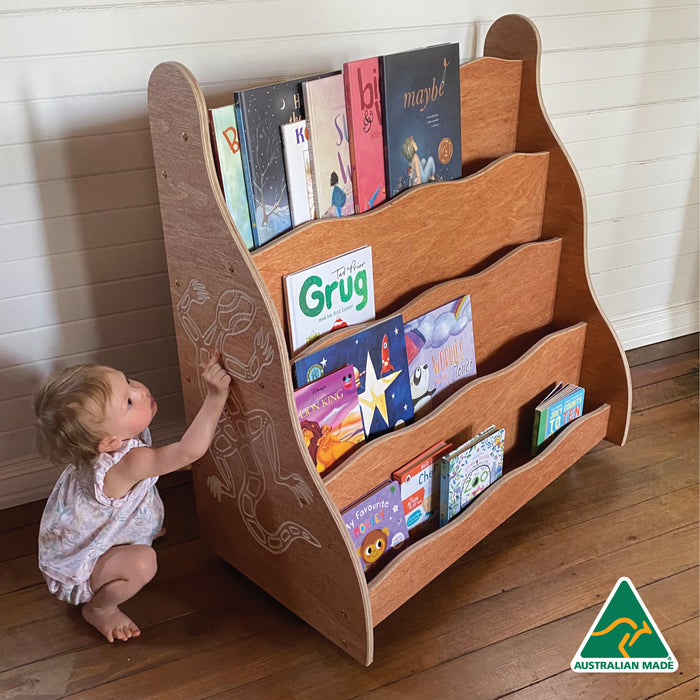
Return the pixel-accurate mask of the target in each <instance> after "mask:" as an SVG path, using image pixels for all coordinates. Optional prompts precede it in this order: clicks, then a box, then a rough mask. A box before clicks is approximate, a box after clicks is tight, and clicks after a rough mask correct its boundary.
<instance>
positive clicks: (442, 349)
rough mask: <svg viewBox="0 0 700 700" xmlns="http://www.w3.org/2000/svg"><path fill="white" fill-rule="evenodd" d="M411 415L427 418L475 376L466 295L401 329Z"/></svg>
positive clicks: (469, 300) (470, 317) (469, 310)
mask: <svg viewBox="0 0 700 700" xmlns="http://www.w3.org/2000/svg"><path fill="white" fill-rule="evenodd" d="M404 332H405V334H406V355H407V357H408V371H409V373H410V375H411V398H412V399H413V413H414V415H415V416H416V417H417V418H418V417H421V416H424V415H426V414H427V413H428V412H429V411H430V410H432V409H433V408H434V407H435V406H437V405H439V404H440V403H441V402H442V401H444V400H445V399H446V398H447V397H448V396H450V395H451V394H453V393H454V392H455V391H456V390H457V389H458V388H459V386H460V380H463V379H466V378H467V377H472V376H474V375H475V374H476V360H475V351H474V330H473V326H472V307H471V299H470V297H469V295H468V294H465V295H464V296H461V297H459V298H457V299H453V300H452V301H450V302H448V303H447V304H443V305H442V306H440V307H438V308H437V309H433V310H432V311H429V312H428V313H426V314H423V316H419V317H418V318H416V319H414V320H413V321H409V322H408V323H407V324H406V325H405V326H404Z"/></svg>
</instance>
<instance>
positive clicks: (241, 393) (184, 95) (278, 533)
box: [149, 62, 373, 665]
mask: <svg viewBox="0 0 700 700" xmlns="http://www.w3.org/2000/svg"><path fill="white" fill-rule="evenodd" d="M149 118H150V122H151V135H152V140H153V150H154V157H155V164H156V172H157V173H158V174H159V175H158V190H159V197H160V205H161V214H162V220H163V229H164V235H165V246H166V255H167V260H168V272H169V276H170V283H171V285H170V290H171V296H172V303H173V311H174V316H175V328H176V337H177V345H178V355H179V358H180V371H181V377H182V387H183V397H184V402H185V411H186V415H187V418H188V421H191V420H192V418H193V416H194V415H195V413H196V411H197V410H198V409H199V407H200V405H201V402H202V396H203V388H202V387H200V382H201V377H200V375H199V369H198V365H199V361H200V360H202V359H206V357H208V356H209V353H210V352H212V351H213V350H214V349H215V348H218V349H219V350H220V351H221V353H222V361H223V362H224V364H225V366H226V368H227V369H228V370H229V372H230V373H231V374H232V375H233V382H232V387H231V392H230V397H229V401H228V402H227V409H226V412H225V416H224V418H223V419H222V421H220V424H219V427H218V429H217V434H216V436H215V438H214V442H213V443H212V447H211V448H210V450H209V452H208V453H207V455H206V456H205V457H204V458H203V459H202V460H200V461H199V462H198V463H197V464H196V465H194V468H193V478H194V485H195V495H196V499H197V511H198V515H199V520H200V525H201V531H202V536H203V538H204V539H205V540H206V541H207V542H208V543H209V544H210V546H211V547H212V548H213V549H214V550H215V551H216V552H217V553H218V554H220V555H221V556H222V557H223V558H224V559H226V560H227V561H228V562H230V563H231V564H233V565H234V566H235V567H236V568H237V569H239V570H240V571H241V572H242V573H244V574H245V575H246V576H248V577H249V578H250V579H252V580H253V581H255V582H256V583H257V584H258V585H259V586H260V587H261V588H263V589H264V590H266V591H268V593H270V594H271V595H273V596H274V597H275V598H277V599H278V600H279V601H281V602H282V603H283V604H284V605H285V606H287V607H288V608H289V609H290V610H292V611H294V612H295V613H296V614H298V615H299V616H300V617H302V618H303V619H305V620H307V622H309V624H311V625H312V626H314V627H315V628H316V629H317V630H319V631H320V632H321V633H323V634H324V635H326V636H327V637H328V638H329V639H331V640H332V641H333V642H335V643H336V644H338V646H340V647H341V648H342V649H344V650H345V651H347V652H348V653H350V654H351V655H352V656H353V657H355V658H356V659H357V660H359V661H360V662H361V663H363V664H367V665H368V664H369V663H371V661H372V657H373V635H372V626H373V625H372V619H371V607H370V604H369V596H368V591H367V584H366V580H365V577H364V573H363V571H362V567H361V565H360V562H359V559H358V557H357V555H356V553H355V551H354V548H353V546H352V542H351V540H350V537H349V536H348V534H347V531H346V528H345V524H344V523H343V521H342V519H341V518H340V515H339V513H338V510H337V509H336V508H335V507H334V505H333V503H332V501H331V499H330V497H329V496H328V494H327V492H326V490H325V489H324V488H323V485H322V483H321V480H320V477H319V476H318V473H317V471H316V469H315V467H314V465H313V464H312V463H311V459H310V457H309V454H308V450H307V449H306V447H305V445H304V443H303V441H302V437H301V433H300V430H299V426H298V422H297V418H296V410H295V408H294V405H293V389H292V385H291V377H290V373H289V368H288V364H287V358H288V355H287V350H286V344H285V341H284V334H283V331H282V328H281V326H280V324H279V321H278V320H277V314H276V311H275V309H274V307H273V306H272V305H271V303H270V301H269V297H268V295H267V292H266V290H265V287H264V283H263V282H262V280H261V277H260V275H259V273H258V271H257V269H256V268H255V266H254V265H253V264H252V262H251V261H250V257H249V254H248V251H247V250H246V249H245V246H244V245H243V242H242V240H241V238H240V236H239V235H238V233H237V231H236V229H235V226H234V224H233V222H232V220H231V217H230V215H229V213H228V210H227V208H226V205H225V202H224V199H223V195H222V193H221V190H220V187H219V184H218V180H217V175H216V170H215V167H214V160H213V156H212V151H211V144H210V139H209V126H208V114H207V107H206V103H205V100H204V97H203V95H202V92H201V89H200V88H199V85H198V84H197V81H196V80H195V78H194V76H193V75H192V74H191V73H190V71H189V70H187V68H185V67H184V66H182V65H181V64H179V63H174V62H169V63H162V64H160V65H159V66H157V67H156V68H155V69H154V71H153V73H152V74H151V78H150V81H149ZM205 329H206V330H205Z"/></svg>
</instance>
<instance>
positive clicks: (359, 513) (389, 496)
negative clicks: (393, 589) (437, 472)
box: [340, 480, 408, 577]
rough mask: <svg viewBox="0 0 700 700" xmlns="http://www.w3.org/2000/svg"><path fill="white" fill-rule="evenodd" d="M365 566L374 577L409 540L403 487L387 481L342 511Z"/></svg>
mask: <svg viewBox="0 0 700 700" xmlns="http://www.w3.org/2000/svg"><path fill="white" fill-rule="evenodd" d="M340 515H341V516H342V518H343V520H344V521H345V526H346V527H347V529H348V533H349V534H350V538H351V539H352V542H353V545H354V546H355V550H356V551H357V554H358V556H359V557H360V561H361V562H362V567H363V569H364V571H365V573H366V574H367V576H368V577H370V576H373V575H374V574H376V573H377V571H379V569H380V568H381V567H382V566H384V565H385V564H386V563H387V562H388V561H389V560H390V559H391V557H392V555H393V554H396V552H397V550H398V549H399V548H401V547H402V546H403V545H404V543H405V542H406V541H407V540H408V530H407V529H406V521H405V520H404V515H403V508H402V507H401V494H400V492H399V485H398V484H397V483H396V482H395V481H391V480H388V481H385V482H383V483H382V484H380V485H379V486H377V487H376V488H374V489H372V490H371V491H370V492H369V493H367V494H365V495H364V496H362V498H359V499H358V500H357V501H355V502H354V503H352V504H350V505H349V506H347V507H346V508H343V510H342V511H341V512H340Z"/></svg>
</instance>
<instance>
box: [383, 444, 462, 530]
mask: <svg viewBox="0 0 700 700" xmlns="http://www.w3.org/2000/svg"><path fill="white" fill-rule="evenodd" d="M451 449H452V446H451V445H450V444H448V443H446V442H444V441H440V442H437V443H435V444H434V445H433V446H432V447H429V448H428V449H427V450H425V452H423V453H421V454H420V455H418V456H417V457H415V458H414V459H412V460H411V461H410V462H408V463H407V464H405V465H404V466H403V467H400V468H399V469H396V470H395V471H394V472H393V473H392V475H391V478H392V479H394V480H395V481H397V482H398V483H399V486H400V488H401V503H402V505H403V512H404V517H405V518H406V527H407V528H408V531H409V534H410V535H411V539H412V540H416V539H418V538H420V537H423V536H424V535H427V534H428V533H430V532H432V531H433V530H435V529H436V528H437V526H438V515H439V512H440V457H442V456H443V455H444V454H446V453H447V452H449V451H450V450H451Z"/></svg>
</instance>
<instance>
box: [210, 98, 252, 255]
mask: <svg viewBox="0 0 700 700" xmlns="http://www.w3.org/2000/svg"><path fill="white" fill-rule="evenodd" d="M209 125H210V127H211V135H212V146H213V150H214V160H215V162H216V172H217V174H218V176H219V183H220V185H221V189H222V190H223V192H224V199H225V200H226V207H227V208H228V210H229V212H230V214H231V218H232V219H233V223H234V224H235V226H236V228H237V229H238V233H240V234H241V237H242V238H243V241H244V242H245V244H246V246H247V248H248V250H253V247H254V243H253V234H252V231H251V228H250V214H249V212H248V199H247V197H246V190H245V178H244V177H243V164H242V162H241V144H240V140H239V138H238V125H237V123H236V113H235V110H234V108H233V105H226V106H225V107H215V108H214V109H210V110H209Z"/></svg>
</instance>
